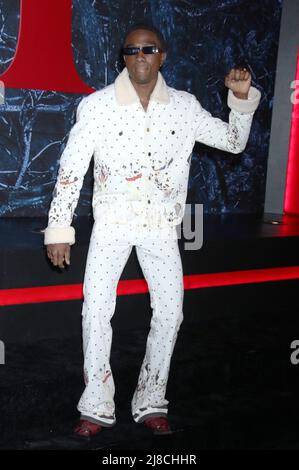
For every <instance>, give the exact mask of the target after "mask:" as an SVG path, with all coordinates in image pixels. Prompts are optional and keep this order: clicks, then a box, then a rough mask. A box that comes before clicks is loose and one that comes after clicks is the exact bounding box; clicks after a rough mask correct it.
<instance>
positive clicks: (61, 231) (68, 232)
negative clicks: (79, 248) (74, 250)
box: [44, 227, 75, 245]
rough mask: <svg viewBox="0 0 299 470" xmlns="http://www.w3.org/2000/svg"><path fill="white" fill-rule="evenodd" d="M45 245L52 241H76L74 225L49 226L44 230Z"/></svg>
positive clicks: (70, 242)
mask: <svg viewBox="0 0 299 470" xmlns="http://www.w3.org/2000/svg"><path fill="white" fill-rule="evenodd" d="M44 237H45V238H44V245H49V244H50V243H69V244H70V245H74V243H75V229H74V227H47V228H46V229H45V230H44Z"/></svg>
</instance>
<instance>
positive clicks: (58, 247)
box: [47, 243, 71, 269]
mask: <svg viewBox="0 0 299 470" xmlns="http://www.w3.org/2000/svg"><path fill="white" fill-rule="evenodd" d="M47 255H48V258H49V259H50V261H51V263H52V264H53V265H54V266H59V268H61V269H63V268H64V267H65V266H64V262H65V263H66V264H68V265H69V264H70V263H71V261H70V259H71V247H70V245H69V243H53V244H50V245H47Z"/></svg>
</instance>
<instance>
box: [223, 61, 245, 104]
mask: <svg viewBox="0 0 299 470" xmlns="http://www.w3.org/2000/svg"><path fill="white" fill-rule="evenodd" d="M224 83H225V86H226V87H227V88H229V89H230V90H232V92H233V93H234V95H235V96H236V97H237V98H243V99H247V98H248V91H249V88H250V85H251V74H250V72H248V70H247V69H245V68H242V67H237V68H234V69H231V71H230V72H229V73H228V74H227V75H226V76H225V80H224Z"/></svg>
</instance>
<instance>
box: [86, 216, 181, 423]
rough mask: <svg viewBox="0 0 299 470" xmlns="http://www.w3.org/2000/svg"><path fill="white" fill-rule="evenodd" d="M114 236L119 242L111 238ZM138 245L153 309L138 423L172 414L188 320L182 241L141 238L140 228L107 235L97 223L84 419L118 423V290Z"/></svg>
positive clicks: (89, 281) (89, 270) (136, 404)
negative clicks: (169, 393)
mask: <svg viewBox="0 0 299 470" xmlns="http://www.w3.org/2000/svg"><path fill="white" fill-rule="evenodd" d="M111 233H113V237H112V236H111ZM133 246H135V247H136V253H137V257H138V261H139V263H140V266H141V268H142V271H143V274H144V277H145V279H146V281H147V284H148V287H149V293H150V302H151V307H152V317H151V324H150V331H149V334H148V337H147V343H146V352H145V356H144V360H143V363H142V366H141V370H140V374H139V378H138V383H137V386H136V389H135V392H134V395H133V398H132V402H131V412H132V416H133V419H134V420H135V421H136V422H142V421H143V420H144V419H145V418H146V417H150V416H165V415H167V405H168V403H169V402H168V401H167V400H166V399H165V394H166V386H167V380H168V375H169V368H170V362H171V357H172V353H173V349H174V346H175V342H176V339H177V334H178V331H179V328H180V325H181V322H182V320H183V309H182V306H183V296H184V288H183V272H182V263H181V256H180V252H179V248H178V241H177V238H176V236H173V232H172V235H169V233H167V231H165V232H164V233H162V232H161V231H160V232H154V231H152V232H151V233H150V234H149V233H144V234H142V233H141V234H140V233H139V234H138V235H136V231H134V227H131V228H130V227H123V229H122V231H121V230H120V231H119V232H117V231H115V228H114V231H113V232H111V231H110V232H107V233H106V235H105V233H102V232H101V229H99V227H97V224H96V223H95V225H94V228H93V232H92V235H91V240H90V246H89V251H88V256H87V263H86V270H85V278H84V303H83V309H82V327H83V352H84V379H85V385H86V388H85V390H84V392H83V394H82V396H81V399H80V401H79V403H78V410H79V411H80V412H81V418H84V417H85V418H87V419H89V420H90V421H94V422H96V423H98V422H99V423H101V424H102V425H104V426H107V427H109V426H113V425H114V424H115V421H116V419H115V404H114V393H115V387H114V380H113V374H112V371H111V367H110V352H111V341H112V327H111V323H110V320H111V318H112V316H113V314H114V311H115V305H116V288H117V284H118V281H119V278H120V276H121V273H122V271H123V269H124V267H125V265H126V263H127V260H128V258H129V255H130V253H131V250H132V248H133Z"/></svg>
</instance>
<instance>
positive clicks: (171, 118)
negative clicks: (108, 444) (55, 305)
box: [45, 23, 260, 437]
mask: <svg viewBox="0 0 299 470" xmlns="http://www.w3.org/2000/svg"><path fill="white" fill-rule="evenodd" d="M123 46H124V47H123V57H124V61H125V65H126V67H125V68H124V70H123V71H122V72H121V73H120V75H119V76H118V77H117V79H116V80H115V82H114V83H113V84H111V85H109V86H107V87H105V88H104V89H102V90H99V91H96V92H94V93H92V94H91V95H89V96H88V97H86V98H84V99H83V100H82V101H81V103H80V104H79V107H78V111H77V122H76V124H75V125H74V127H73V128H72V130H71V132H70V136H69V140H68V143H67V146H66V148H65V150H64V152H63V154H62V156H61V161H60V168H59V173H58V178H57V183H56V185H55V189H54V193H53V200H52V203H51V208H50V212H49V222H48V226H47V228H46V230H45V244H46V245H47V254H48V257H49V258H50V260H51V261H52V263H53V264H54V266H59V267H60V268H63V267H64V266H65V264H66V265H69V264H70V246H71V245H72V244H74V243H75V231H74V228H73V227H72V226H71V222H72V218H73V213H74V210H75V208H76V206H77V203H78V198H79V193H80V189H81V187H82V183H83V178H84V175H85V173H86V171H87V169H88V166H89V162H90V159H91V158H92V156H94V191H93V215H94V219H95V223H94V226H93V231H92V235H91V240H90V245H89V251H88V257H87V263H86V270H85V277H84V303H83V309H82V327H83V351H84V378H85V385H86V387H85V390H84V392H83V394H82V396H81V399H80V401H79V403H78V410H79V411H80V413H81V417H80V421H79V423H78V424H77V425H76V427H75V433H76V434H77V435H80V436H88V437H89V436H93V435H96V434H98V433H99V432H100V431H101V430H102V428H103V427H111V426H113V425H114V424H115V422H116V417H115V404H114V392H115V389H114V380H113V375H112V371H111V368H110V352H111V339H112V329H111V324H110V320H111V317H112V316H113V314H114V310H115V302H116V287H117V283H118V280H119V278H120V276H121V273H122V271H123V269H124V266H125V264H126V262H127V260H128V257H129V255H130V252H131V250H132V248H133V246H135V247H136V252H137V256H138V260H139V262H140V265H141V267H142V270H143V273H144V276H145V278H146V280H147V283H148V286H149V291H150V298H151V307H152V310H153V312H152V319H151V329H150V332H149V335H148V338H147V344H146V353H145V356H144V360H143V363H142V366H141V370H140V374H139V379H138V384H137V387H136V390H135V393H134V396H133V398H132V402H131V411H132V416H133V419H134V420H135V422H136V423H143V425H146V426H147V427H149V428H150V429H151V430H153V432H154V433H160V434H161V433H162V434H165V433H170V432H171V429H170V425H169V421H168V417H167V416H168V407H167V405H168V403H169V402H168V401H167V400H166V398H165V394H166V386H167V380H168V375H169V368H170V362H171V357H172V353H173V349H174V346H175V342H176V338H177V334H178V331H179V328H180V325H181V322H182V320H183V308H182V307H183V294H184V288H183V272H182V265H181V258H180V252H179V249H178V243H177V232H176V230H175V227H176V225H178V224H179V223H180V222H181V221H182V218H183V214H184V208H185V201H186V196H187V183H188V175H189V168H190V160H191V158H190V156H191V153H192V149H193V146H194V143H195V141H198V142H203V143H205V144H206V145H210V146H212V147H216V148H218V149H221V150H224V151H228V152H232V153H240V152H242V151H243V150H244V148H245V146H246V143H247V140H248V136H249V132H250V127H251V122H252V118H253V114H254V111H255V110H256V108H257V106H258V104H259V101H260V92H259V91H258V90H257V89H256V88H254V87H252V86H251V75H250V73H249V72H248V71H247V70H246V69H240V68H234V69H232V70H231V71H230V72H229V73H228V74H227V76H226V77H225V85H226V87H228V88H229V91H228V106H229V107H230V114H229V122H228V123H227V122H224V121H222V120H220V119H218V118H214V117H213V116H211V114H210V113H209V112H207V111H206V110H204V109H203V108H202V107H201V105H200V103H199V102H198V101H197V99H196V98H195V96H193V95H191V94H190V93H187V92H185V91H178V90H175V89H173V88H170V87H168V86H167V84H166V83H165V81H164V79H163V76H162V75H161V73H160V72H159V69H160V67H161V66H162V65H163V63H164V61H165V59H166V52H165V50H166V47H165V42H164V38H163V36H162V35H161V33H160V32H159V31H158V30H157V29H156V28H155V27H153V26H151V25H148V24H146V23H142V24H140V23H139V24H136V25H134V26H132V27H131V28H130V29H129V31H128V32H127V34H126V37H125V41H124V45H123Z"/></svg>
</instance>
